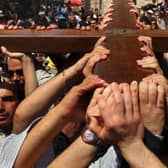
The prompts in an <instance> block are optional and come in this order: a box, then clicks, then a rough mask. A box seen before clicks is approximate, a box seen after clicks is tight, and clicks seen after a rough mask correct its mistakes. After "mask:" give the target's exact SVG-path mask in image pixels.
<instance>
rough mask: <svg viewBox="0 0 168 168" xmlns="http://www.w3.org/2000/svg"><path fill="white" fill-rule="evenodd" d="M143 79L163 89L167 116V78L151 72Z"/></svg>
mask: <svg viewBox="0 0 168 168" xmlns="http://www.w3.org/2000/svg"><path fill="white" fill-rule="evenodd" d="M143 81H145V82H153V83H155V84H157V85H158V86H160V87H162V88H163V89H164V93H165V94H164V96H165V101H166V103H165V109H164V110H165V111H166V117H167V116H168V81H167V79H166V78H165V77H164V76H163V75H160V74H152V75H149V76H147V77H145V78H143ZM162 115H163V114H162ZM158 122H159V121H158ZM160 122H161V121H160ZM162 122H163V121H162Z"/></svg>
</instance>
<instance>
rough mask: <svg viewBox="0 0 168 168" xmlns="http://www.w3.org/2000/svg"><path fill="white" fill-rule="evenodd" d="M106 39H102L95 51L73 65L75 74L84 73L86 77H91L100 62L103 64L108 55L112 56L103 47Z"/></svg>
mask: <svg viewBox="0 0 168 168" xmlns="http://www.w3.org/2000/svg"><path fill="white" fill-rule="evenodd" d="M105 39H106V37H105V36H103V37H101V38H100V39H99V40H98V41H97V43H96V45H95V47H94V49H93V50H92V51H91V52H90V53H87V54H85V55H84V57H82V58H81V59H80V60H79V61H78V62H77V63H76V64H74V65H73V68H74V69H75V72H77V73H80V72H83V74H84V76H88V75H91V74H92V73H93V69H94V67H95V65H96V64H97V63H98V62H101V61H103V60H105V59H107V57H108V55H109V54H110V50H109V49H107V48H105V47H103V43H104V41H105Z"/></svg>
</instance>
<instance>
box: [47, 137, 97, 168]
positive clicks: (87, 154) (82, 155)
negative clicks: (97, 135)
mask: <svg viewBox="0 0 168 168" xmlns="http://www.w3.org/2000/svg"><path fill="white" fill-rule="evenodd" d="M96 151H97V147H96V146H93V145H89V144H86V143H84V142H83V140H82V139H81V137H79V138H78V139H77V140H76V141H75V142H74V143H73V144H72V145H71V146H70V147H69V148H68V149H66V150H65V151H64V152H63V153H62V154H60V155H59V156H58V157H57V158H56V159H55V160H54V161H53V162H52V163H51V164H50V165H49V166H48V168H55V167H60V168H67V167H68V168H74V167H80V168H86V167H88V165H89V164H90V162H91V160H92V159H93V158H94V156H95V153H96Z"/></svg>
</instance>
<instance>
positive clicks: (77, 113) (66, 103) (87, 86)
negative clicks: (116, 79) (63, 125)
mask: <svg viewBox="0 0 168 168" xmlns="http://www.w3.org/2000/svg"><path fill="white" fill-rule="evenodd" d="M106 85H107V83H106V82H105V81H104V80H102V79H100V78H99V77H98V76H96V75H89V76H88V77H87V78H85V79H84V80H83V82H82V83H81V84H80V85H76V86H74V87H73V88H72V89H71V90H70V91H69V92H68V93H67V94H66V96H65V97H64V99H63V100H62V101H61V102H60V103H59V106H61V107H65V108H66V109H67V110H66V109H65V111H67V113H66V112H65V114H64V116H65V118H68V119H69V121H78V122H79V121H83V119H84V117H85V108H86V107H85V104H84V99H83V98H84V97H83V96H85V95H86V93H88V92H89V91H91V90H93V89H95V88H97V87H105V86H106ZM71 109H72V110H71ZM70 111H71V113H70V114H69V112H70Z"/></svg>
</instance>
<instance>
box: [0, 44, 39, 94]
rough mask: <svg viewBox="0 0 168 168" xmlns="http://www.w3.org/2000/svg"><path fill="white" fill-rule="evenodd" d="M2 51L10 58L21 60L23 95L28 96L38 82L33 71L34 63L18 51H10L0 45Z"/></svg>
mask: <svg viewBox="0 0 168 168" xmlns="http://www.w3.org/2000/svg"><path fill="white" fill-rule="evenodd" d="M1 50H2V53H3V54H5V55H7V56H8V57H9V58H10V59H19V60H21V62H22V68H23V74H24V81H25V82H24V84H25V88H24V90H25V96H28V95H29V94H31V93H32V92H33V90H34V89H35V88H37V87H38V82H37V78H36V73H35V67H34V63H33V60H32V58H31V57H29V56H28V55H26V54H24V53H20V52H10V51H9V50H8V49H7V48H6V47H4V46H1Z"/></svg>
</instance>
